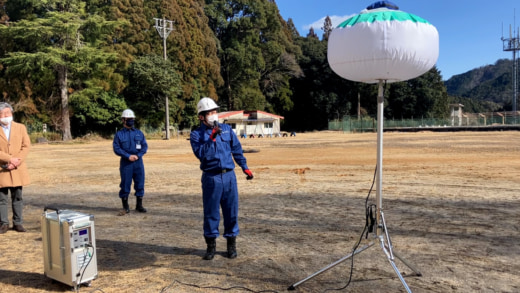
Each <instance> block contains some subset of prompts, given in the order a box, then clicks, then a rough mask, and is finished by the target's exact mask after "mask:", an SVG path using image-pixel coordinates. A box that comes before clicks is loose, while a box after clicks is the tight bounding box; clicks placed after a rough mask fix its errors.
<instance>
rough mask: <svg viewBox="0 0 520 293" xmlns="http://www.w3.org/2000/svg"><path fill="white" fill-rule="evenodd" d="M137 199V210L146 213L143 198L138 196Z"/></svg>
mask: <svg viewBox="0 0 520 293" xmlns="http://www.w3.org/2000/svg"><path fill="white" fill-rule="evenodd" d="M135 199H136V203H135V210H136V211H138V212H140V213H146V209H145V208H144V207H143V197H142V196H136V197H135Z"/></svg>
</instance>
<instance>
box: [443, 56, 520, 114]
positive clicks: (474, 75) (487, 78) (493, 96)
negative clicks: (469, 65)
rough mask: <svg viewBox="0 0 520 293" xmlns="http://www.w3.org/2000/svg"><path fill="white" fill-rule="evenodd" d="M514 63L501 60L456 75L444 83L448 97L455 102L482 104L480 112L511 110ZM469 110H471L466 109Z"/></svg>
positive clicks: (479, 108)
mask: <svg viewBox="0 0 520 293" xmlns="http://www.w3.org/2000/svg"><path fill="white" fill-rule="evenodd" d="M512 69H513V61H512V60H509V59H500V60H498V61H497V62H496V63H495V64H494V65H486V66H482V67H479V68H476V69H473V70H470V71H468V72H466V73H463V74H458V75H454V76H453V77H451V78H450V79H448V80H447V81H445V82H444V84H445V85H446V89H447V91H448V95H449V96H450V97H452V98H453V99H454V101H455V102H461V103H463V104H464V101H466V102H467V101H471V103H477V104H480V106H481V107H484V109H482V108H481V107H477V108H478V109H475V110H479V111H482V110H483V111H501V110H511V104H512V102H511V100H512V95H513V94H512V93H513V90H512V75H511V72H512ZM466 110H469V109H466Z"/></svg>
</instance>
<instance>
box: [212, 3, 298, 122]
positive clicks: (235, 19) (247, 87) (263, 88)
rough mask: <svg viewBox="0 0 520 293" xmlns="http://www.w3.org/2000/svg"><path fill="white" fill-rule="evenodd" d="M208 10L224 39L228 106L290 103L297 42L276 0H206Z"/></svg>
mask: <svg viewBox="0 0 520 293" xmlns="http://www.w3.org/2000/svg"><path fill="white" fill-rule="evenodd" d="M205 12H206V15H208V17H209V25H210V27H211V29H212V30H213V32H214V33H215V36H216V37H217V39H218V41H219V57H220V61H221V73H222V76H223V78H224V86H223V87H221V88H220V89H219V96H220V97H221V98H223V100H224V102H223V103H221V105H222V107H223V109H224V110H235V109H243V110H268V111H274V112H278V111H284V109H285V110H286V109H290V108H291V107H292V104H291V100H290V95H291V92H290V88H289V79H290V77H291V76H296V75H298V74H299V72H300V71H299V67H298V65H297V63H296V61H295V55H296V54H297V52H298V48H297V47H296V46H294V44H293V43H292V38H291V34H290V33H289V30H288V29H287V27H286V24H285V23H284V22H283V19H282V18H281V17H280V15H279V12H278V9H277V7H276V4H275V3H274V2H273V1H267V0H260V1H258V0H206V6H205Z"/></svg>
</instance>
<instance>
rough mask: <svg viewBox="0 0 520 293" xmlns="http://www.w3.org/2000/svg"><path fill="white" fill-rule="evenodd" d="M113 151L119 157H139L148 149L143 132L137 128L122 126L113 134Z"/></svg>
mask: <svg viewBox="0 0 520 293" xmlns="http://www.w3.org/2000/svg"><path fill="white" fill-rule="evenodd" d="M113 146H114V153H115V154H116V155H118V156H120V157H121V159H126V160H128V158H130V156H131V155H137V156H138V157H139V159H141V158H142V157H143V156H144V154H146V152H147V151H148V143H147V142H146V138H145V137H144V134H143V133H142V132H141V130H139V129H135V128H130V129H128V128H126V127H125V128H123V129H121V130H119V131H118V132H117V133H116V135H115V136H114V142H113Z"/></svg>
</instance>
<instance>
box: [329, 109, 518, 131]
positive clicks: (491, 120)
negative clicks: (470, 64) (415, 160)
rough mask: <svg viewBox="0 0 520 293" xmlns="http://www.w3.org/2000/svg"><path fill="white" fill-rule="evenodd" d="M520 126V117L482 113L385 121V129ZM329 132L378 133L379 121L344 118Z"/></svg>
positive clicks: (367, 118)
mask: <svg viewBox="0 0 520 293" xmlns="http://www.w3.org/2000/svg"><path fill="white" fill-rule="evenodd" d="M514 125H517V126H518V125H520V116H519V115H513V114H510V113H482V114H466V115H464V117H461V118H459V117H453V118H445V119H442V118H411V119H385V120H384V121H383V128H384V129H399V128H402V129H411V128H413V129H423V128H424V129H432V128H449V127H452V128H460V127H464V128H468V127H497V126H514ZM329 130H335V131H343V132H376V131H377V120H376V118H375V117H363V118H360V119H358V118H357V117H351V116H344V117H343V119H342V120H332V121H329Z"/></svg>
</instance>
